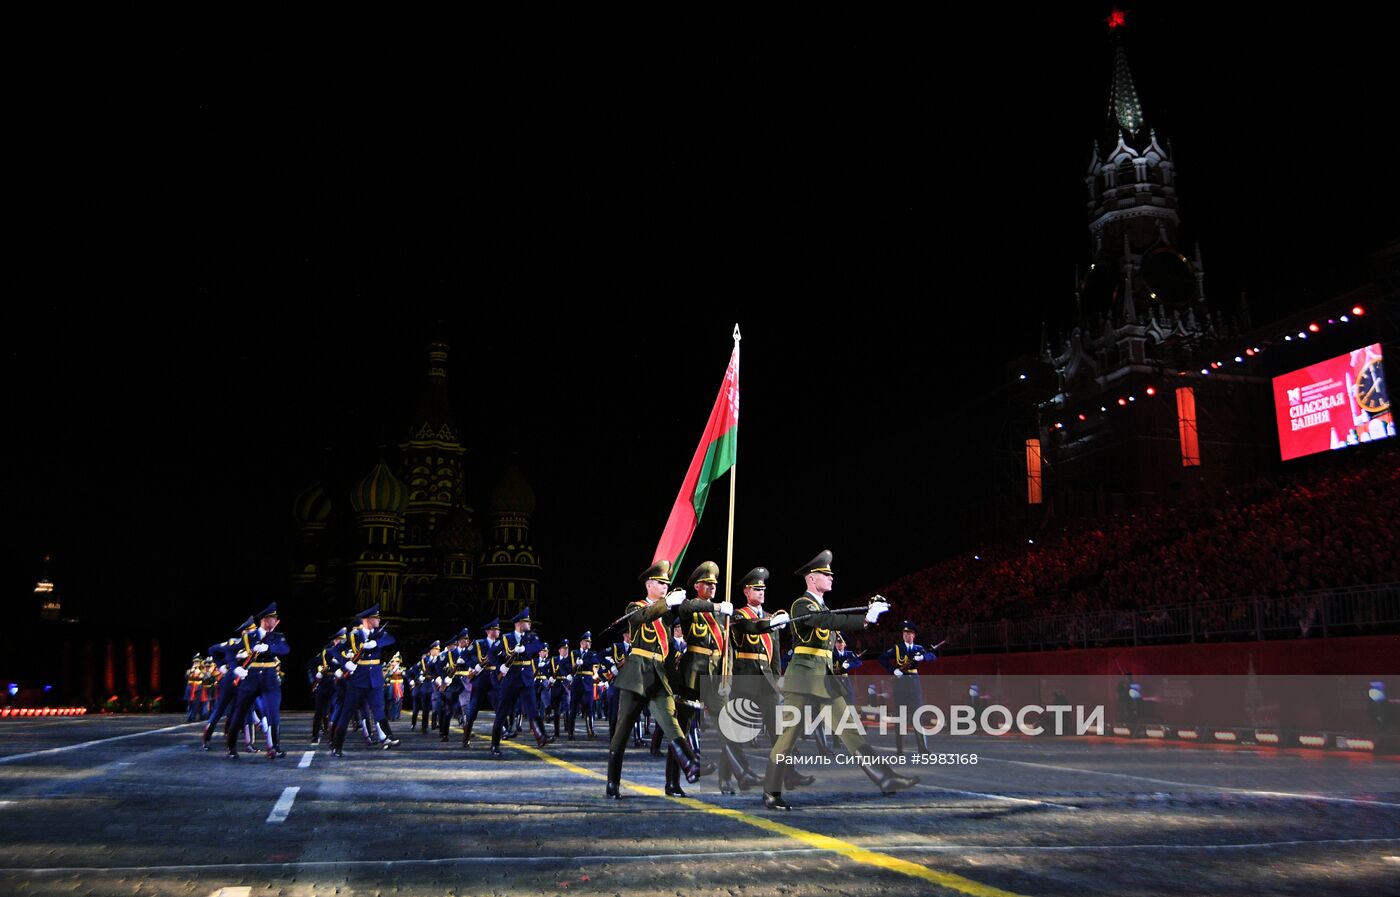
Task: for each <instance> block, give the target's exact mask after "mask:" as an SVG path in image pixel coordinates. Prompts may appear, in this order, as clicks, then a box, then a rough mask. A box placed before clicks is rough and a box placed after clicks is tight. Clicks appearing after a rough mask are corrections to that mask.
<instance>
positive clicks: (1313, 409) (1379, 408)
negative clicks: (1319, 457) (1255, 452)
mask: <svg viewBox="0 0 1400 897" xmlns="http://www.w3.org/2000/svg"><path fill="white" fill-rule="evenodd" d="M1274 409H1275V411H1276V412H1277V413H1278V444H1279V453H1280V454H1281V455H1282V456H1283V460H1285V461H1287V460H1289V459H1290V458H1298V457H1301V456H1303V455H1311V454H1313V453H1314V452H1325V451H1329V450H1331V449H1339V448H1346V447H1347V446H1349V445H1358V444H1360V443H1362V442H1371V441H1373V440H1376V439H1385V438H1386V437H1387V436H1394V435H1395V419H1394V417H1393V414H1392V412H1391V410H1390V397H1389V395H1388V394H1387V392H1386V384H1385V371H1384V366H1383V364H1382V358H1381V345H1380V343H1372V344H1371V345H1369V346H1363V347H1362V348H1360V349H1357V350H1355V351H1354V352H1349V353H1347V354H1346V355H1338V356H1337V357H1336V358H1329V359H1327V360H1326V361H1319V362H1318V363H1317V364H1313V365H1309V366H1308V367H1305V368H1303V369H1302V370H1298V371H1293V372H1292V373H1288V374H1284V375H1283V376H1282V377H1275V378H1274Z"/></svg>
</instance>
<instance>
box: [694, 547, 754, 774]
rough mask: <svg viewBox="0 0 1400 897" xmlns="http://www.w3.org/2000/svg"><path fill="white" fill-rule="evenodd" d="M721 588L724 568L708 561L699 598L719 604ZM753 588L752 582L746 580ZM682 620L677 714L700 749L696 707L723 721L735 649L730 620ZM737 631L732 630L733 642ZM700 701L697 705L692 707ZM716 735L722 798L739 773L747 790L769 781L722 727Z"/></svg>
mask: <svg viewBox="0 0 1400 897" xmlns="http://www.w3.org/2000/svg"><path fill="white" fill-rule="evenodd" d="M718 584H719V565H718V564H716V563H715V562H714V561H705V562H704V563H703V564H701V565H700V566H698V567H696V568H695V570H694V572H692V573H691V574H690V585H691V587H692V588H693V589H695V597H696V598H698V599H701V600H703V601H711V602H713V600H714V595H715V590H716V587H717V586H718ZM745 584H746V585H747V584H748V583H747V579H746V581H745ZM680 619H681V622H682V623H683V624H684V626H685V635H686V646H687V647H686V652H685V656H684V657H682V658H681V689H682V690H681V691H680V692H678V695H679V696H680V697H681V698H682V699H683V700H682V702H681V704H679V705H678V706H677V708H676V709H677V711H678V713H677V716H682V715H683V717H684V719H683V726H682V727H683V728H684V729H685V731H686V732H687V733H688V735H689V737H690V739H691V744H692V746H694V747H695V748H696V749H697V750H698V749H699V747H700V732H699V722H700V719H699V717H700V712H701V711H700V710H699V708H697V707H696V706H695V703H701V704H703V705H704V707H705V709H707V710H708V711H709V713H710V718H711V719H712V720H715V721H718V720H719V715H720V711H721V710H723V708H724V699H723V698H722V697H721V696H720V693H719V683H720V677H721V674H722V672H723V667H724V655H725V652H727V651H729V650H730V645H729V642H728V641H726V639H725V622H726V620H725V617H724V616H723V615H720V614H715V613H706V612H704V611H699V612H693V613H688V614H687V613H682V614H681V615H680ZM732 636H733V632H732V630H731V634H730V637H731V640H732ZM692 702H695V703H692ZM715 737H716V738H718V739H719V748H720V750H719V774H718V778H719V790H720V792H721V793H722V794H733V793H734V784H733V782H732V780H731V777H732V776H733V775H734V774H735V773H736V771H737V774H738V778H739V787H741V788H743V789H744V790H745V791H747V790H749V789H750V788H751V787H753V786H754V785H757V784H759V783H761V782H762V781H763V778H762V777H761V776H759V775H757V774H756V773H754V772H753V771H752V770H751V769H750V768H749V766H748V759H747V758H746V757H744V756H743V754H742V752H741V750H740V749H739V748H738V747H737V746H736V745H735V744H734V743H733V742H732V741H730V740H729V739H728V738H726V737H725V736H724V733H723V732H722V731H720V730H719V729H718V728H716V730H715Z"/></svg>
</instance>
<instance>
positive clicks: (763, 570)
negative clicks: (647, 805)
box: [720, 567, 816, 794]
mask: <svg viewBox="0 0 1400 897" xmlns="http://www.w3.org/2000/svg"><path fill="white" fill-rule="evenodd" d="M768 576H769V573H768V568H767V567H755V568H753V569H752V570H750V571H749V572H748V573H745V574H744V579H743V582H744V602H745V603H744V606H743V607H741V608H739V610H738V612H737V613H736V614H735V615H734V622H733V623H732V624H731V629H732V631H733V632H734V682H733V685H734V688H733V691H732V692H731V696H730V697H731V699H733V698H747V699H748V700H750V701H752V702H753V703H754V704H756V705H757V706H758V709H759V719H761V720H763V724H764V727H765V728H766V729H767V730H768V732H769V734H770V736H771V737H772V738H773V740H774V741H777V739H778V699H779V698H780V697H781V696H782V691H781V689H780V688H779V687H778V677H779V676H781V675H782V669H781V667H780V665H779V664H780V659H779V647H780V645H779V640H778V631H779V630H781V629H782V628H783V627H784V626H786V625H787V624H788V620H789V617H788V613H787V611H782V610H780V611H778V612H777V613H776V614H773V615H772V616H769V615H768V612H767V611H766V610H764V608H763V601H764V598H765V597H766V596H767V594H768ZM730 762H731V763H732V764H733V767H734V769H735V770H736V771H737V772H738V773H739V781H740V784H741V785H743V783H745V782H747V783H748V786H752V785H757V784H758V783H759V782H760V781H762V779H761V778H760V777H759V776H758V775H757V774H756V773H754V771H753V770H752V769H751V768H750V767H749V765H748V758H747V757H746V756H744V752H743V751H742V750H735V751H733V756H732V757H731V758H730ZM782 772H783V784H784V785H785V786H786V787H788V788H795V787H798V786H804V785H810V784H812V782H814V781H816V780H815V779H813V778H812V777H811V776H808V775H803V774H802V773H800V772H798V771H797V767H795V766H792V765H790V764H788V765H785V766H784V768H783V770H782ZM720 790H721V791H723V792H724V793H727V794H733V793H734V790H733V789H732V788H730V789H728V790H727V791H725V789H723V788H721V789H720ZM744 790H746V791H747V790H748V787H747V786H745V787H744Z"/></svg>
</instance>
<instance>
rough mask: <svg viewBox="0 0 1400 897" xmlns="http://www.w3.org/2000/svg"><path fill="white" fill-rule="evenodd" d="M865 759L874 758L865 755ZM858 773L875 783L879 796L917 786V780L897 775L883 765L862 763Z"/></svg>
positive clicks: (870, 755)
mask: <svg viewBox="0 0 1400 897" xmlns="http://www.w3.org/2000/svg"><path fill="white" fill-rule="evenodd" d="M865 758H866V759H867V760H872V759H874V756H873V755H872V754H866V755H865ZM860 771H861V772H863V773H865V774H866V775H867V776H868V777H869V778H870V781H872V782H874V783H875V787H876V788H879V789H880V793H881V794H894V793H895V792H896V791H901V790H903V789H905V788H913V787H914V786H915V785H917V784H919V780H918V779H917V778H915V777H914V776H902V775H899V774H898V773H896V772H895V771H893V770H892V769H890V768H889V767H888V766H887V765H885V764H884V763H862V764H861V767H860Z"/></svg>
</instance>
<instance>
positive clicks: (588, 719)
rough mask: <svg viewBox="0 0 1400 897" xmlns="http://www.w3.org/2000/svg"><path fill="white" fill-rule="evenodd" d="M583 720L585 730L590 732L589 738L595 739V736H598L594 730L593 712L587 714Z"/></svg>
mask: <svg viewBox="0 0 1400 897" xmlns="http://www.w3.org/2000/svg"><path fill="white" fill-rule="evenodd" d="M583 721H584V723H585V726H584V731H586V732H587V733H588V740H589V741H593V740H594V739H595V738H597V737H598V735H597V733H595V732H594V731H593V714H591V713H590V714H588V715H587V716H585V717H584V718H583Z"/></svg>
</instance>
